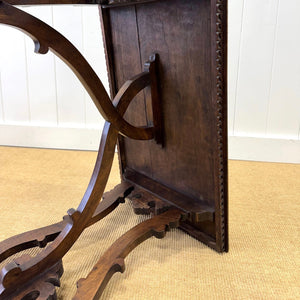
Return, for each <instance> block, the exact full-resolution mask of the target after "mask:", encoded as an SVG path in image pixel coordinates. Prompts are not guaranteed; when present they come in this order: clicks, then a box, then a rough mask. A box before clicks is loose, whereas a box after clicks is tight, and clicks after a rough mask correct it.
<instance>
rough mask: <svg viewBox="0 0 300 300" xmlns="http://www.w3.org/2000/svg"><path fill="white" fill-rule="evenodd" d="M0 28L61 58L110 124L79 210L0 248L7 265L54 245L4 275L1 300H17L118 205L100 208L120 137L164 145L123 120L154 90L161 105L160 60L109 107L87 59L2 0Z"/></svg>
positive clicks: (154, 133)
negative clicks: (8, 259) (134, 101)
mask: <svg viewBox="0 0 300 300" xmlns="http://www.w3.org/2000/svg"><path fill="white" fill-rule="evenodd" d="M0 23H3V24H7V25H11V26H14V27H17V28H19V29H21V30H22V31H23V32H25V33H27V34H28V35H29V36H30V37H31V38H32V39H33V40H34V42H35V45H36V52H39V53H41V54H45V53H47V51H48V50H49V49H50V50H52V51H53V52H54V54H56V55H57V56H58V57H60V58H61V59H62V60H63V61H64V62H65V63H66V64H67V65H68V66H69V67H70V68H71V69H72V70H73V72H74V73H75V75H76V76H77V77H78V78H79V79H80V81H81V82H82V84H83V85H84V87H85V88H86V90H87V91H88V92H89V94H90V95H91V97H92V99H93V100H94V102H95V104H96V106H97V108H98V110H99V111H100V113H101V114H102V115H103V116H104V118H105V119H106V120H108V121H109V122H108V121H107V122H106V123H105V125H104V129H103V133H102V138H101V143H100V147H99V152H98V157H97V161H96V164H95V167H94V171H93V174H92V177H91V180H90V183H89V185H88V187H87V190H86V192H85V194H84V196H83V198H82V201H81V203H80V204H79V206H78V208H77V209H76V210H75V209H70V210H69V211H68V215H67V216H65V218H64V220H63V221H62V222H59V223H57V224H54V225H51V226H48V227H45V228H42V229H39V230H35V231H32V232H29V233H25V234H23V235H19V236H17V237H16V238H15V240H13V239H9V240H7V241H5V242H4V243H2V244H0V246H2V248H0V249H1V250H0V251H1V252H0V256H1V257H2V259H5V258H6V257H7V256H10V255H11V254H13V253H16V252H18V251H20V250H23V249H28V248H30V247H33V246H40V247H44V246H46V245H47V243H49V242H50V241H52V243H51V244H49V245H47V247H45V249H43V250H42V251H41V252H40V253H39V254H37V255H36V256H35V257H33V258H30V257H28V256H26V257H25V259H21V260H19V261H14V262H13V263H11V264H8V265H7V266H5V267H4V268H3V269H2V270H1V272H0V299H1V300H2V299H3V300H6V299H13V298H12V297H13V296H12V295H15V290H16V286H17V287H18V288H19V289H21V290H22V291H25V290H27V289H28V288H29V287H28V284H30V285H31V284H32V285H33V286H34V285H35V284H36V282H39V280H40V279H41V278H42V277H43V276H44V275H45V274H46V273H47V272H50V273H51V272H52V271H53V268H56V266H57V264H58V263H59V262H60V261H61V259H62V257H63V256H64V255H65V254H66V253H67V252H68V251H69V249H70V248H71V247H72V245H73V244H74V243H75V242H76V240H77V239H78V238H79V236H80V235H81V233H82V232H83V231H84V229H85V228H86V227H88V226H90V225H91V224H93V223H95V222H96V221H98V220H100V219H101V218H103V217H104V216H105V215H107V214H108V213H109V212H111V211H112V210H113V209H114V208H115V207H116V206H117V205H118V204H119V203H120V201H119V197H118V199H117V200H115V199H113V200H112V202H111V201H109V200H107V199H106V200H104V201H102V202H101V203H100V205H99V202H100V199H101V198H102V195H103V192H104V189H105V186H106V183H107V180H108V177H109V174H110V170H111V166H112V162H113V158H114V154H115V145H116V143H117V138H118V134H119V133H121V134H123V135H126V136H128V137H131V138H134V139H141V140H149V139H153V138H155V137H156V140H157V141H158V142H160V143H162V136H161V135H160V131H159V130H158V129H159V128H156V129H155V130H154V128H153V127H146V128H139V127H136V126H133V125H130V124H129V123H128V122H127V121H126V120H125V119H124V118H123V115H124V114H125V112H126V110H127V108H128V106H129V104H130V102H131V101H132V99H133V98H134V97H135V96H136V95H137V94H138V93H139V92H140V91H141V90H142V89H144V88H145V87H146V86H149V85H151V91H152V93H153V95H152V96H153V98H154V99H155V101H156V102H157V101H158V93H157V92H156V91H157V89H156V85H157V80H156V71H155V70H156V67H155V63H156V61H157V56H156V55H153V56H151V57H150V62H149V63H147V64H146V65H145V71H144V72H143V73H141V74H139V75H137V76H135V77H134V78H132V79H131V80H129V81H127V82H126V83H125V84H124V86H123V87H122V88H121V89H120V91H119V92H118V94H117V95H116V97H115V99H114V100H113V101H112V102H111V101H110V99H109V98H108V96H107V94H106V92H105V90H104V88H103V85H102V83H101V81H100V80H99V78H98V77H97V75H96V74H95V72H94V71H93V70H92V68H91V67H90V66H89V64H88V63H87V62H86V60H85V59H84V58H83V56H82V55H81V54H80V53H79V51H78V50H77V49H76V48H75V47H74V46H73V45H72V44H71V43H70V42H69V41H68V40H67V39H66V38H64V37H63V36H62V35H61V34H59V33H58V32H57V31H55V30H54V29H53V28H51V27H50V26H48V25H47V24H45V23H43V22H42V21H40V20H38V19H37V18H35V17H33V16H31V15H29V14H27V13H25V12H23V11H21V10H19V9H17V8H15V7H13V6H11V5H9V4H7V3H5V2H4V1H1V0H0ZM153 114H154V121H155V122H154V123H155V124H156V127H158V126H160V124H161V122H160V119H159V117H155V115H156V114H158V113H157V112H153ZM126 193H127V191H126ZM125 196H126V195H125ZM121 198H122V197H121ZM123 198H124V197H123ZM98 205H99V207H98ZM97 207H98V211H97ZM51 274H52V273H51ZM42 286H43V285H42ZM34 291H35V290H34ZM33 294H35V292H34V293H33ZM25 297H27V296H25ZM28 297H29V296H28ZM49 297H50V296H49ZM51 297H54V296H51ZM16 299H17V298H16ZM24 299H27V298H24ZM28 299H30V298H28ZM49 299H51V298H49Z"/></svg>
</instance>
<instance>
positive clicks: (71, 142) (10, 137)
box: [0, 124, 102, 150]
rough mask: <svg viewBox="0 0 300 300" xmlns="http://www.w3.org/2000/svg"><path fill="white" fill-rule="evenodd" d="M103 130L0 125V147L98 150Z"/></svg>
mask: <svg viewBox="0 0 300 300" xmlns="http://www.w3.org/2000/svg"><path fill="white" fill-rule="evenodd" d="M101 133H102V129H94V128H68V127H42V126H24V125H6V124H5V125H0V145H3V146H18V147H34V148H53V149H72V150H98V148H99V142H100V138H101Z"/></svg>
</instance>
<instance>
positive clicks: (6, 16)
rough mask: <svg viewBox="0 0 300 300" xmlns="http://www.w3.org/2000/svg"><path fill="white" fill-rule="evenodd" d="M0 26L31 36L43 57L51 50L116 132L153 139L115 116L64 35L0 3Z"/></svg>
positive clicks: (99, 85) (93, 76)
mask: <svg viewBox="0 0 300 300" xmlns="http://www.w3.org/2000/svg"><path fill="white" fill-rule="evenodd" d="M0 23H2V24H6V25H10V26H13V27H16V28H18V29H20V30H22V31H23V32H24V33H25V34H27V35H28V36H29V37H31V38H32V40H33V41H34V44H35V52H37V53H40V54H46V53H47V52H48V51H49V49H50V50H51V51H52V52H53V53H54V54H55V55H57V56H58V57H59V58H60V59H61V60H63V61H64V62H65V63H66V64H67V65H68V66H69V68H70V69H71V70H72V71H73V72H74V74H75V75H76V76H77V78H78V79H79V80H80V82H81V83H82V85H83V86H84V87H85V89H86V91H87V92H88V93H89V95H90V96H91V98H92V100H93V101H94V103H95V105H96V107H97V109H98V110H99V112H100V113H101V114H102V116H103V117H104V119H105V120H106V121H108V122H110V123H111V124H113V126H114V127H115V128H116V130H117V131H119V132H120V133H121V134H123V135H125V136H127V137H130V138H132V139H138V140H149V139H153V137H154V130H153V127H150V128H140V127H135V126H133V125H131V124H129V123H128V122H127V121H126V120H125V119H124V118H123V117H122V116H121V115H120V114H119V113H118V111H117V110H116V109H115V107H114V106H113V104H112V102H111V101H110V98H109V96H108V95H107V93H106V90H105V88H104V86H103V84H102V82H101V80H100V79H99V78H98V76H97V74H96V73H95V71H94V70H93V69H92V68H91V66H90V65H89V63H88V62H87V61H86V59H85V58H84V57H83V56H82V55H81V53H80V52H79V51H78V50H77V48H76V47H75V46H74V45H73V44H72V43H71V42H70V41H68V40H67V39H66V38H65V37H64V36H63V35H61V34H60V33H59V32H57V31H56V30H55V29H53V28H52V27H50V26H49V25H47V24H46V23H44V22H42V21H41V20H39V19H37V18H35V17H33V16H31V15H30V14H28V13H26V12H24V11H22V10H20V9H18V8H16V7H14V6H12V5H10V4H7V3H5V2H3V1H1V0H0Z"/></svg>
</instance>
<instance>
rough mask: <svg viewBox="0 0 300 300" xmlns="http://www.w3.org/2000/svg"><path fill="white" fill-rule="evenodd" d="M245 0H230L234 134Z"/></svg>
mask: <svg viewBox="0 0 300 300" xmlns="http://www.w3.org/2000/svg"><path fill="white" fill-rule="evenodd" d="M244 2H245V0H229V1H228V7H229V16H228V66H229V68H228V131H229V135H233V128H234V112H235V103H236V87H237V81H238V74H239V73H238V70H239V61H240V48H241V37H242V20H243V12H244Z"/></svg>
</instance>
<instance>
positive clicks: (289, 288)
mask: <svg viewBox="0 0 300 300" xmlns="http://www.w3.org/2000/svg"><path fill="white" fill-rule="evenodd" d="M95 159H96V153H94V152H81V151H58V150H42V149H24V148H11V147H0V166H1V168H0V216H1V225H0V240H3V239H5V238H8V237H10V236H12V235H15V234H17V233H21V232H23V231H26V230H30V229H35V228H38V227H41V226H45V225H47V224H51V223H53V222H57V221H60V220H61V217H62V216H63V215H64V214H65V213H66V211H67V210H68V209H69V208H71V207H74V208H76V207H77V205H78V203H79V202H80V200H81V197H82V195H83V193H84V190H85V188H86V186H87V184H88V181H89V179H90V175H91V172H92V169H93V164H94V162H95ZM229 179H230V185H229V186H230V202H229V203H230V214H229V219H230V227H229V228H230V234H229V237H230V251H229V253H227V254H224V255H220V254H217V253H216V252H214V251H212V250H211V249H209V248H207V247H206V246H204V245H203V244H201V243H200V242H198V241H196V240H195V239H193V238H191V237H189V236H188V235H186V234H184V233H183V232H181V231H180V230H173V231H171V232H169V233H168V234H167V236H166V237H165V238H164V239H162V240H157V239H155V238H151V239H150V240H148V241H146V242H145V243H144V244H142V245H140V246H139V247H138V248H137V249H135V250H134V251H133V252H132V253H131V254H130V255H129V256H128V258H127V259H126V261H125V262H126V271H125V273H124V274H116V275H114V276H113V278H112V280H111V281H110V283H109V284H108V286H107V288H106V290H105V292H104V294H103V296H102V298H101V299H112V300H114V299H122V300H123V299H124V300H126V299H146V300H148V299H149V300H150V299H153V300H154V299H155V300H158V299H172V300H173V299H174V300H175V299H178V300H183V299H300V253H299V247H300V234H299V233H300V217H299V215H300V209H299V206H300V203H299V202H300V165H292V164H272V163H257V162H246V161H230V163H229ZM119 180H120V179H119V173H118V162H117V159H116V160H115V162H114V167H113V171H112V174H111V177H110V181H109V184H108V186H107V189H108V190H109V189H111V188H112V187H113V186H114V185H116V184H117V183H118V182H119ZM144 218H145V217H140V216H136V215H134V214H133V212H132V210H131V208H130V204H129V203H126V204H123V205H121V206H119V208H117V210H116V211H115V212H113V213H112V214H111V215H109V216H108V217H107V218H106V219H104V220H102V221H101V222H99V224H96V225H94V226H93V227H91V228H90V229H88V230H86V231H85V232H84V234H83V235H82V236H81V238H80V239H79V241H77V243H76V244H75V245H74V246H73V248H72V249H71V251H70V252H69V253H68V254H67V255H66V256H65V258H64V268H65V273H64V275H63V277H62V287H61V288H60V289H59V290H58V298H59V299H72V296H73V295H74V293H75V291H76V286H75V283H76V281H77V280H78V279H79V278H81V277H84V276H86V275H87V274H88V272H89V271H90V270H91V268H92V266H93V265H94V263H95V262H96V261H97V260H98V258H99V257H100V255H101V254H102V253H103V252H104V251H105V250H106V248H107V247H108V246H109V245H110V244H112V242H113V241H115V240H116V239H117V238H118V237H119V236H120V235H121V234H122V233H124V232H126V231H127V230H128V229H129V228H131V227H132V226H133V225H135V224H137V223H138V222H140V221H142V220H143V219H144Z"/></svg>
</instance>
